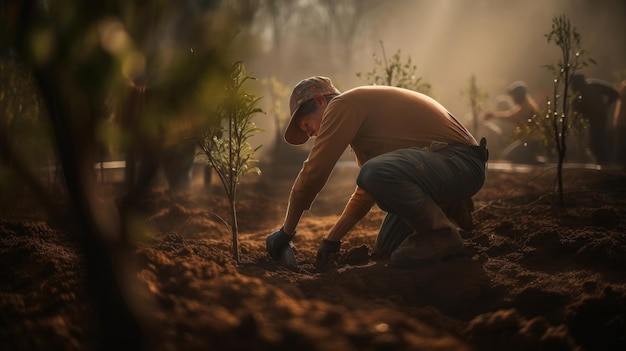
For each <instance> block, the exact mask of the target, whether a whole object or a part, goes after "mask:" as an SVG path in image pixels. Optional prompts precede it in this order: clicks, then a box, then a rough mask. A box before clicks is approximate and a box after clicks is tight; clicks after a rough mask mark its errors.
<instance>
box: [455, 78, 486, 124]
mask: <svg viewBox="0 0 626 351" xmlns="http://www.w3.org/2000/svg"><path fill="white" fill-rule="evenodd" d="M461 96H463V97H465V98H467V99H468V102H469V105H470V108H471V109H472V132H473V133H476V132H478V115H479V114H480V112H481V111H482V110H483V109H484V108H485V102H486V101H487V98H489V94H487V92H486V91H484V90H482V89H480V88H479V87H478V85H477V84H476V75H474V74H472V76H471V77H470V79H469V81H468V86H467V89H465V90H463V91H461Z"/></svg>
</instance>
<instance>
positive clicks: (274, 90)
mask: <svg viewBox="0 0 626 351" xmlns="http://www.w3.org/2000/svg"><path fill="white" fill-rule="evenodd" d="M261 83H262V84H263V85H264V86H265V87H266V90H267V91H268V98H269V99H268V100H269V101H268V102H267V104H268V106H269V107H267V108H266V112H267V113H268V114H269V115H271V116H272V119H273V121H274V127H275V129H276V130H275V133H274V152H273V153H274V157H277V156H278V154H279V153H280V149H281V146H282V145H283V144H284V143H283V130H285V127H287V122H288V121H289V117H290V116H289V114H288V113H287V110H288V109H287V108H286V107H284V106H283V102H284V101H286V99H287V96H288V94H289V88H287V86H285V84H284V83H283V82H281V81H280V80H278V78H276V76H271V77H269V78H264V79H262V80H261Z"/></svg>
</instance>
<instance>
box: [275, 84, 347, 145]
mask: <svg viewBox="0 0 626 351" xmlns="http://www.w3.org/2000/svg"><path fill="white" fill-rule="evenodd" d="M338 94H339V90H337V88H335V86H334V85H333V83H332V82H331V81H330V79H329V78H326V77H319V76H316V77H310V78H307V79H304V80H301V81H300V82H299V83H298V84H297V85H296V86H295V87H294V88H293V91H292V92H291V98H290V99H289V110H290V113H291V119H290V120H289V124H288V125H287V129H285V141H286V142H288V143H289V144H292V145H301V144H304V143H305V142H306V141H307V140H309V133H308V132H307V131H306V128H303V127H301V123H300V122H301V121H300V120H301V119H302V118H304V117H306V116H307V115H308V114H310V113H313V112H314V111H315V110H316V109H317V106H318V104H319V103H323V101H325V100H326V99H328V98H330V97H333V96H336V95H338ZM322 99H324V100H322Z"/></svg>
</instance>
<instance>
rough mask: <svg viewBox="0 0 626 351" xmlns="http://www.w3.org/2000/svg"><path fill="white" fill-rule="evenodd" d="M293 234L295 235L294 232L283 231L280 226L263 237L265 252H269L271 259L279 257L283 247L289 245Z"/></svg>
mask: <svg viewBox="0 0 626 351" xmlns="http://www.w3.org/2000/svg"><path fill="white" fill-rule="evenodd" d="M294 235H296V233H293V235H289V234H287V233H285V231H284V230H283V228H280V229H279V230H277V231H275V232H273V233H272V234H270V235H268V236H267V238H266V239H265V246H266V248H267V253H269V254H270V256H272V258H273V259H275V260H277V259H279V258H280V255H281V254H282V252H283V249H284V248H285V247H287V245H289V242H290V241H291V239H292V238H293V237H294Z"/></svg>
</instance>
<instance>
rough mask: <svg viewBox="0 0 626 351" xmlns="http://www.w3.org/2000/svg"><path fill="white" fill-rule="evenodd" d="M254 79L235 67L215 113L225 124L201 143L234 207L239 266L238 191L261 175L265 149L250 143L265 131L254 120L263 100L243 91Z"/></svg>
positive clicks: (234, 241) (239, 65) (211, 130)
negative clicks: (253, 175)
mask: <svg viewBox="0 0 626 351" xmlns="http://www.w3.org/2000/svg"><path fill="white" fill-rule="evenodd" d="M250 79H254V78H253V77H252V76H250V75H249V74H248V73H247V72H246V69H245V66H244V64H243V62H237V63H235V64H234V65H233V68H232V71H231V74H230V79H229V80H228V82H227V84H226V86H225V88H224V95H223V97H222V101H221V103H220V104H218V106H217V109H216V113H215V115H216V116H217V122H222V123H217V124H214V126H213V127H211V128H209V129H208V130H207V132H206V133H204V135H203V136H202V138H201V139H200V140H199V144H200V147H201V148H202V151H204V154H205V155H206V157H207V160H208V162H209V163H210V164H211V166H213V168H214V169H215V172H216V173H217V174H218V176H219V178H220V180H221V182H222V185H223V186H224V190H225V191H226V195H227V197H228V202H229V207H230V223H229V225H228V227H229V229H230V231H231V234H232V251H233V257H234V259H235V261H236V262H237V263H239V228H238V223H237V188H238V186H239V183H240V181H241V179H242V178H243V177H244V176H246V175H248V174H250V173H257V174H259V173H261V171H260V169H259V168H257V167H254V166H252V165H253V164H254V163H255V162H256V161H257V160H256V159H255V158H254V152H255V151H256V150H258V149H259V148H260V147H261V146H258V147H256V148H253V147H252V146H251V145H250V143H249V140H250V138H251V137H252V136H254V134H256V133H258V132H259V131H261V130H260V129H259V128H257V127H256V125H255V124H254V122H252V118H253V117H255V116H256V115H257V114H258V113H261V112H262V111H261V109H260V108H257V107H256V104H257V102H258V101H259V99H260V98H258V97H256V96H254V95H251V94H249V93H247V92H246V91H245V90H244V89H243V86H244V84H245V83H246V81H248V80H250ZM222 221H223V220H222ZM223 222H224V223H226V222H225V221H223Z"/></svg>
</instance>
